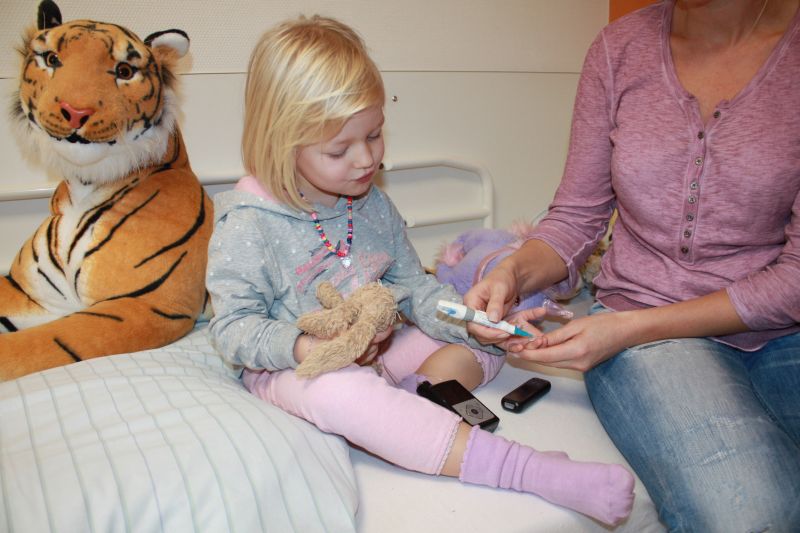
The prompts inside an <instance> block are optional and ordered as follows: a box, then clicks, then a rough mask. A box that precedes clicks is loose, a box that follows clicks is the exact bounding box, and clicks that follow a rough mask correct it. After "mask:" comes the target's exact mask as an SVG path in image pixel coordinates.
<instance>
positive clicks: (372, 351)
mask: <svg viewBox="0 0 800 533" xmlns="http://www.w3.org/2000/svg"><path fill="white" fill-rule="evenodd" d="M392 332H394V326H393V325H390V326H389V327H388V328H386V329H385V330H383V331H379V332H378V333H376V334H375V337H373V338H372V340H371V341H370V343H369V346H368V347H367V349H366V351H365V352H364V353H363V354H362V355H361V356H360V357H359V358H358V359H356V364H359V365H361V366H367V365H369V364H371V363H372V360H373V359H375V357H376V356H377V355H378V354H379V353H381V348H382V347H383V343H384V341H385V340H386V339H388V338H389V337H391V335H392Z"/></svg>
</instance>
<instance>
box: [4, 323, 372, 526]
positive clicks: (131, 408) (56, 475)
mask: <svg viewBox="0 0 800 533" xmlns="http://www.w3.org/2000/svg"><path fill="white" fill-rule="evenodd" d="M0 501H1V502H2V503H0V530H2V531H53V532H56V531H64V532H73V531H103V532H111V531H137V532H139V531H144V532H146V531H167V532H176V531H177V532H182V531H280V532H284V531H287V532H288V531H302V532H304V533H305V532H311V531H320V532H331V531H354V530H355V519H354V515H355V511H356V507H357V502H358V496H357V492H356V484H355V478H354V475H353V471H352V467H351V464H350V460H349V456H348V448H347V445H346V443H345V442H344V441H343V440H342V439H341V438H338V437H335V436H332V435H328V434H324V433H322V432H320V431H319V430H318V429H316V428H315V427H313V426H312V425H310V424H308V423H307V422H305V421H303V420H300V419H298V418H295V417H293V416H291V415H288V414H286V413H284V412H283V411H281V410H279V409H277V408H275V407H273V406H271V405H269V404H266V403H264V402H263V401H261V400H259V399H257V398H255V397H254V396H252V395H250V394H249V393H247V391H246V390H245V389H244V388H243V387H242V385H241V383H240V382H239V380H238V379H237V373H236V372H235V371H234V369H232V368H229V367H227V366H226V365H225V364H224V363H223V362H222V360H221V359H220V358H219V357H218V356H217V355H216V354H215V353H214V350H213V348H211V347H210V345H209V344H208V342H207V339H206V335H205V332H204V331H203V330H196V331H195V332H193V333H192V334H190V335H189V336H188V337H186V338H184V339H183V340H181V341H178V342H177V343H175V344H172V345H170V346H167V347H164V348H160V349H157V350H149V351H144V352H137V353H135V354H125V355H117V356H111V357H101V358H98V359H92V360H89V361H84V362H81V363H77V364H73V365H68V366H65V367H60V368H54V369H51V370H47V371H44V372H40V373H37V374H32V375H29V376H25V377H23V378H20V379H17V380H15V381H9V382H4V383H0Z"/></svg>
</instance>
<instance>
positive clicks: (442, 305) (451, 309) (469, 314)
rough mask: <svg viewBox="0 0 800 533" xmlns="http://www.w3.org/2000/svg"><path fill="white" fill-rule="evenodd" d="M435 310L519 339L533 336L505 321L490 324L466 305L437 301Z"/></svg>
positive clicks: (486, 317) (480, 312)
mask: <svg viewBox="0 0 800 533" xmlns="http://www.w3.org/2000/svg"><path fill="white" fill-rule="evenodd" d="M436 309H438V310H439V311H441V312H442V313H444V314H446V315H448V316H451V317H453V318H455V319H456V320H466V321H467V322H475V323H476V324H480V325H481V326H486V327H489V328H495V329H499V330H502V331H505V332H506V333H511V334H512V335H518V336H520V337H533V335H531V334H530V333H528V332H527V331H525V330H524V329H521V328H518V327H517V326H515V325H514V324H509V323H508V322H506V321H505V320H501V321H500V322H492V321H491V320H489V317H488V316H486V313H484V312H483V311H476V310H475V309H471V308H469V307H467V306H466V305H461V304H457V303H454V302H448V301H447V300H439V303H438V304H436Z"/></svg>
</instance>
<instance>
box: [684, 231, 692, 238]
mask: <svg viewBox="0 0 800 533" xmlns="http://www.w3.org/2000/svg"><path fill="white" fill-rule="evenodd" d="M683 236H684V237H686V238H687V239H688V238H689V237H691V236H692V232H691V231H689V230H688V229H687V230H684V231H683Z"/></svg>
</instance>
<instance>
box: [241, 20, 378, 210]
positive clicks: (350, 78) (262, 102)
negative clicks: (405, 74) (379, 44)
mask: <svg viewBox="0 0 800 533" xmlns="http://www.w3.org/2000/svg"><path fill="white" fill-rule="evenodd" d="M384 98H385V96H384V89H383V81H382V80H381V75H380V72H379V71H378V68H377V67H376V66H375V63H374V62H373V61H372V59H370V57H369V55H368V54H367V50H366V46H365V45H364V42H363V41H362V40H361V38H360V37H359V36H358V34H356V33H355V31H353V30H352V29H351V28H350V27H348V26H346V25H344V24H342V23H341V22H338V21H336V20H334V19H330V18H326V17H320V16H317V15H315V16H313V17H311V18H306V17H300V18H298V19H294V20H289V21H286V22H284V23H282V24H280V25H278V26H276V27H275V28H273V29H271V30H269V31H267V32H266V33H265V34H264V35H263V36H262V37H261V39H260V40H259V42H258V44H257V45H256V47H255V49H254V50H253V54H252V55H251V57H250V65H249V67H248V69H247V85H246V87H245V104H244V106H245V107H244V111H245V116H244V133H243V138H242V157H243V159H244V167H245V169H246V170H247V172H248V173H249V174H252V175H253V176H255V177H256V178H257V179H258V180H259V181H260V182H261V183H262V184H263V185H264V186H265V187H266V188H267V189H268V190H269V191H270V192H271V193H272V194H273V195H274V196H275V198H276V199H277V200H279V201H281V202H283V203H285V204H289V205H291V206H293V207H296V208H298V209H301V210H305V211H310V210H311V207H310V206H309V205H308V203H307V202H306V201H304V200H303V198H302V197H301V196H300V192H299V190H298V189H297V177H296V171H295V166H296V152H297V149H298V148H299V147H301V146H305V145H309V144H314V143H318V142H321V141H323V140H325V139H326V138H328V137H331V136H333V135H335V134H336V133H337V132H338V131H339V130H340V129H341V128H342V127H343V126H344V124H345V122H347V120H348V119H349V118H350V117H352V116H353V115H354V114H356V113H358V112H359V111H363V110H364V109H367V108H368V107H372V106H376V105H377V106H381V107H382V106H383V103H384Z"/></svg>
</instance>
